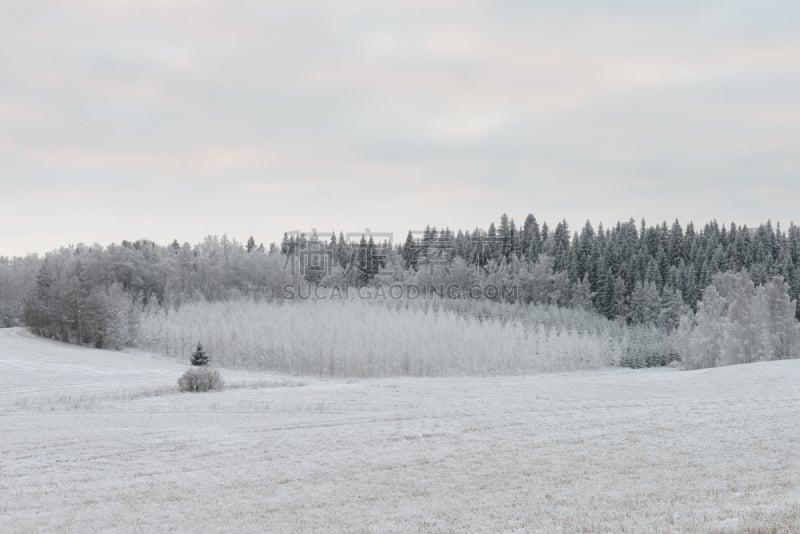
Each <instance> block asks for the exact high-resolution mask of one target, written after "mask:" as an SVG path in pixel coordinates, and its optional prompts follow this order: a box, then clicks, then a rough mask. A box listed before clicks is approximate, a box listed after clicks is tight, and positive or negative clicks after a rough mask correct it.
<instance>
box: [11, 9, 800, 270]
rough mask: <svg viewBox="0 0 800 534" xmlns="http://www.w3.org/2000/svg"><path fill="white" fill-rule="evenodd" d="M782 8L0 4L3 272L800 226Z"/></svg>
mask: <svg viewBox="0 0 800 534" xmlns="http://www.w3.org/2000/svg"><path fill="white" fill-rule="evenodd" d="M798 24H800V4H798V3H796V2H790V1H781V2H778V1H759V2H756V1H751V2H741V1H739V2H737V1H724V2H723V1H710V2H688V1H687V2H682V1H671V2H666V1H665V2H629V1H617V2H588V1H586V2H579V1H565V2H558V3H555V2H531V1H521V0H506V1H493V2H489V1H475V0H462V1H450V0H441V1H421V0H412V1H406V2H402V3H398V2H380V1H374V0H372V1H367V0H346V1H339V2H319V1H314V2H311V1H297V0H292V1H289V0H284V1H275V2H256V1H248V0H242V1H238V2H237V1H233V2H219V1H205V2H202V1H196V0H193V1H170V2H166V1H155V0H152V1H149V2H141V1H138V0H137V1H130V2H100V1H89V0H86V1H76V2H70V3H65V2H54V1H46V0H42V1H32V2H21V1H19V2H14V1H12V2H7V3H4V4H2V6H0V65H2V70H1V71H0V185H1V186H2V188H0V255H15V254H24V253H26V252H28V251H31V252H42V251H45V250H49V249H51V248H54V247H56V246H59V245H63V244H69V243H76V242H80V241H83V242H90V243H91V242H101V243H109V242H112V241H116V242H119V241H120V240H122V239H136V238H138V237H149V238H151V239H155V240H157V241H159V242H166V241H170V240H172V238H175V237H177V238H178V239H179V240H182V241H183V240H188V241H191V242H195V241H199V240H200V239H201V237H202V236H203V235H205V234H208V233H218V234H222V233H227V234H229V235H231V236H234V237H237V238H239V239H246V238H247V236H249V235H250V234H253V235H254V236H255V237H256V239H257V240H259V241H262V240H263V241H265V242H267V243H268V242H269V241H276V240H278V239H279V238H280V236H281V235H282V233H283V232H284V231H286V230H293V229H300V230H308V229H310V228H312V227H315V228H319V229H320V230H330V229H336V230H344V231H345V232H347V231H357V230H360V229H363V228H365V227H369V228H371V229H372V230H373V231H391V232H395V233H400V234H402V235H404V234H405V232H406V231H407V230H408V229H409V228H411V229H416V228H418V227H423V226H424V225H425V224H428V223H430V224H435V225H438V226H442V225H445V224H447V225H450V226H451V227H461V228H474V227H475V226H476V225H480V226H486V225H487V224H488V222H489V221H490V220H496V219H497V218H498V215H499V214H500V213H501V212H508V213H509V214H510V215H512V216H514V217H516V218H517V219H520V218H522V217H524V216H525V214H527V213H528V212H533V213H535V214H536V215H537V216H538V217H539V218H540V219H545V220H548V221H550V222H554V221H556V220H560V219H561V218H567V220H568V221H570V222H571V223H572V225H573V227H577V226H580V225H582V224H583V222H584V221H585V220H586V219H587V218H588V219H591V220H592V221H594V222H597V221H603V222H605V223H610V222H615V221H616V220H618V219H624V220H627V219H628V218H629V217H635V218H637V219H638V218H640V217H645V218H647V219H648V221H651V222H660V221H661V220H664V219H669V220H672V219H674V218H676V217H678V218H680V219H682V220H683V221H687V220H689V219H693V220H695V221H696V222H705V221H707V220H710V219H713V218H716V219H719V220H721V221H731V220H735V221H737V222H739V223H750V224H752V223H757V222H760V221H765V220H766V219H768V218H770V219H772V220H773V221H782V222H784V223H788V222H789V221H792V220H794V221H796V222H800V217H797V216H796V215H795V210H796V206H797V204H798V200H800V175H799V173H798V171H799V170H800V98H798V96H797V95H799V94H800V32H797V27H798Z"/></svg>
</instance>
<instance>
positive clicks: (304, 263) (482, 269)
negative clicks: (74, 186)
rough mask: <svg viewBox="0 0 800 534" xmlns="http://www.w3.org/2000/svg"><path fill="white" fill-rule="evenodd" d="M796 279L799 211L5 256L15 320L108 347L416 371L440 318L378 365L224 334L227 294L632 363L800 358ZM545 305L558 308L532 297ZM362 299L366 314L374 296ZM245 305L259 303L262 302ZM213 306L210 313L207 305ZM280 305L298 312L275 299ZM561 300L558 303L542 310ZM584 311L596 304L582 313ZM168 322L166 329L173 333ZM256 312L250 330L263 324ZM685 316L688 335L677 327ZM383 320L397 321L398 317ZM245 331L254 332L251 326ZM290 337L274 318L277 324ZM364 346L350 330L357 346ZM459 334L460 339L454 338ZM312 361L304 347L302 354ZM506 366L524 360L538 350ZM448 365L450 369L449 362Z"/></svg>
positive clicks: (3, 271)
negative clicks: (429, 316) (398, 237)
mask: <svg viewBox="0 0 800 534" xmlns="http://www.w3.org/2000/svg"><path fill="white" fill-rule="evenodd" d="M798 292H800V228H799V227H797V226H794V225H791V226H790V227H789V228H787V229H785V230H784V229H782V228H781V227H780V225H774V226H773V225H772V224H771V223H770V222H766V223H764V224H762V225H760V226H758V227H757V228H748V227H747V226H738V225H736V224H730V225H728V226H726V225H722V224H719V223H717V222H716V221H714V222H710V223H708V224H706V225H705V226H703V227H702V228H696V227H695V226H694V225H693V224H692V223H688V224H687V225H686V227H685V228H684V227H683V226H682V225H681V224H680V223H679V222H678V221H675V222H674V223H672V224H671V225H670V224H667V223H662V224H660V225H656V226H649V225H647V224H646V223H645V222H644V221H642V222H641V223H639V224H637V223H636V222H635V221H634V220H630V221H628V222H624V223H623V222H620V223H617V224H616V225H615V226H613V227H611V228H605V227H603V226H602V225H598V226H597V227H594V226H593V225H592V224H591V223H589V222H587V223H586V224H585V225H584V226H583V227H581V228H579V229H573V228H571V227H570V226H569V225H568V224H567V222H566V221H561V222H559V223H557V224H556V225H555V226H553V227H551V226H549V225H548V223H546V222H541V223H540V222H539V221H538V220H537V219H536V217H535V216H534V215H528V216H527V217H526V218H525V219H524V220H523V222H522V224H521V225H518V224H517V223H516V222H515V220H514V219H512V218H509V217H508V216H507V215H505V214H503V215H502V216H501V217H500V219H499V222H498V223H497V224H495V223H494V222H492V223H491V224H489V226H488V227H487V228H486V229H482V228H476V229H474V230H471V231H470V230H458V231H453V230H451V229H449V228H444V229H437V228H435V227H430V226H429V227H427V228H426V229H425V230H424V231H422V232H419V233H415V232H409V233H408V235H407V237H406V239H405V240H403V241H402V242H400V243H396V244H394V243H390V242H389V240H388V239H386V238H385V237H379V236H378V235H377V234H376V235H356V236H354V235H353V234H348V235H347V236H346V235H345V234H344V233H343V232H339V233H337V232H330V233H328V234H322V233H317V232H311V233H308V234H294V235H288V234H285V235H284V236H283V239H282V241H281V242H280V243H278V244H274V243H273V244H271V245H269V246H266V247H265V246H264V245H263V244H259V245H256V241H255V239H254V238H253V237H250V238H249V239H248V240H247V241H246V242H245V243H240V242H238V241H236V240H235V239H230V238H228V237H226V236H223V237H221V238H219V237H216V236H209V237H207V238H205V239H204V240H203V242H202V243H199V244H195V245H192V244H190V243H183V244H181V243H179V242H178V241H177V240H175V241H173V242H172V243H170V244H167V245H160V244H157V243H154V242H152V241H148V240H138V241H133V242H131V241H123V242H122V243H120V244H111V245H108V246H101V245H92V246H88V245H77V246H70V247H66V248H61V249H59V250H56V251H53V252H50V253H47V254H46V255H44V257H39V256H35V255H31V256H27V257H24V258H11V259H9V258H2V259H0V324H2V325H4V326H13V325H25V326H28V327H30V329H31V330H32V331H33V332H34V333H36V334H38V335H41V336H45V337H50V338H54V339H58V340H62V341H65V342H71V343H77V344H83V345H90V346H96V347H109V348H122V347H125V346H143V345H146V347H147V348H148V349H151V350H153V351H155V352H163V353H168V354H173V353H174V354H175V355H176V356H178V355H179V354H180V353H181V351H184V350H185V348H186V347H185V346H184V345H186V344H191V343H193V342H194V343H196V342H197V339H193V340H192V339H189V338H190V337H205V338H209V339H207V342H208V343H209V346H213V345H214V344H216V345H217V352H219V353H225V354H226V355H227V356H225V358H226V359H227V360H226V361H228V363H234V364H236V363H238V364H248V365H253V362H260V363H256V365H257V366H266V367H270V366H271V367H273V368H279V369H281V370H286V371H291V372H303V370H304V369H306V370H308V369H310V368H313V372H314V373H318V374H323V373H326V372H330V374H338V373H339V372H342V373H345V374H347V373H351V374H353V373H355V374H357V373H359V372H363V373H365V374H370V373H372V374H375V373H378V374H381V373H384V374H386V373H389V374H397V373H403V372H405V373H409V372H411V367H409V366H411V365H412V363H411V362H412V361H413V360H414V358H413V357H410V356H409V353H410V352H415V351H416V352H421V351H425V350H426V348H425V347H426V344H427V346H430V345H431V344H436V343H437V339H439V338H440V337H441V335H439V334H437V333H436V331H430V332H428V333H427V334H426V336H427V337H426V340H425V343H423V344H420V346H419V347H407V346H406V347H402V348H400V349H397V350H395V349H396V348H397V345H398V344H402V342H401V341H394V348H392V349H383V350H385V351H387V352H388V353H390V357H389V360H390V362H389V363H386V360H384V361H383V364H382V365H383V366H382V367H381V368H382V369H383V371H381V372H378V371H377V369H378V367H380V366H379V365H378V364H377V363H376V361H377V360H375V361H373V360H370V363H369V364H368V365H369V366H370V367H369V369H371V371H367V370H365V369H366V368H364V367H358V366H348V365H349V364H348V365H344V364H341V365H339V364H338V363H336V362H334V363H321V360H320V358H316V359H314V358H312V357H311V356H309V355H308V354H306V353H304V354H301V355H298V356H297V358H296V359H295V360H292V359H291V358H289V359H287V357H286V355H285V354H282V355H279V356H275V350H276V348H275V346H274V343H273V344H272V345H270V342H269V341H268V340H264V339H257V338H258V336H251V337H252V339H248V340H247V341H246V342H247V343H249V345H248V346H247V348H243V347H241V346H233V345H231V343H232V341H231V342H229V343H224V342H223V341H221V339H223V338H224V337H225V336H224V335H223V334H222V332H224V331H225V329H226V328H228V329H229V330H230V331H235V330H236V328H237V326H235V325H226V324H225V321H226V319H225V313H229V314H230V313H235V314H240V318H239V319H237V320H238V321H239V322H240V323H241V322H242V321H243V320H244V318H245V317H246V316H248V314H247V313H244V312H243V311H242V310H241V309H239V310H236V311H235V312H233V311H231V310H230V308H228V311H227V312H224V311H222V310H223V308H221V307H220V306H221V305H224V304H225V303H228V304H230V303H238V304H237V305H244V304H243V303H247V302H249V303H251V304H252V303H263V304H264V305H265V306H276V305H279V304H280V303H284V304H299V302H293V301H307V300H316V301H318V300H341V301H342V302H349V301H352V300H361V301H365V300H366V301H367V303H366V304H365V303H363V302H362V303H360V304H355V303H350V304H347V306H348V307H349V308H350V309H353V310H355V309H356V308H357V307H359V306H362V307H363V306H364V305H368V306H374V305H381V304H386V303H388V304H390V306H389V308H390V309H394V310H395V312H396V313H397V310H398V309H399V308H400V307H401V306H402V307H404V309H405V310H406V312H408V313H416V312H420V313H428V311H429V310H430V308H431V306H434V311H435V312H436V313H441V314H445V315H446V316H447V317H450V318H452V320H453V321H458V320H468V321H474V323H470V325H472V326H471V328H477V329H479V328H485V327H486V324H485V321H489V322H498V324H499V325H501V326H502V325H505V324H506V323H507V322H508V321H511V322H512V323H513V324H523V325H527V327H525V328H522V329H521V330H520V331H519V334H518V335H519V338H518V339H516V341H515V342H514V343H516V344H517V345H518V347H517V348H516V349H515V348H514V347H512V346H511V345H509V346H508V347H507V348H506V349H505V350H506V351H507V354H506V355H505V356H503V358H505V360H504V361H507V360H508V359H509V358H513V353H514V351H515V350H520V347H524V346H526V344H528V343H533V342H532V341H530V339H529V338H531V337H536V336H535V332H536V331H537V329H538V328H539V327H543V328H544V333H542V332H541V331H540V332H539V334H540V336H543V339H550V337H551V336H558V335H561V333H562V332H564V333H567V334H569V335H573V336H577V337H580V336H587V335H588V336H599V338H602V339H611V340H612V342H609V343H610V344H609V343H606V344H605V345H603V344H602V343H600V342H599V341H597V340H595V341H594V342H592V343H588V344H585V345H583V346H582V347H583V348H582V349H581V350H582V351H584V352H587V351H588V352H591V351H592V350H593V349H591V348H587V347H595V349H594V350H595V352H602V351H605V353H604V355H603V356H602V357H601V358H600V359H601V360H602V361H603V362H605V363H606V364H622V365H630V366H634V367H636V366H642V365H658V364H662V365H663V364H666V363H669V362H670V361H673V360H682V361H683V362H684V365H685V366H687V367H708V366H713V365H719V364H724V363H742V362H747V361H758V360H763V359H773V358H789V357H795V356H796V355H797V351H798V350H799V349H798V346H797V345H798V334H797V324H798V323H797V321H796V318H797V309H796V303H795V301H796V299H797V295H798ZM431 303H433V304H431ZM190 307H193V308H190ZM198 307H199V308H198ZM440 308H441V309H440ZM533 308H536V309H544V310H550V311H548V312H547V313H544V312H542V313H538V312H537V313H531V312H530V310H531V309H533ZM186 309H192V310H193V312H192V316H193V317H194V319H193V321H194V322H193V324H194V325H195V326H194V327H191V328H190V330H191V335H189V334H187V333H186V332H185V331H186V329H187V328H189V327H187V326H186V324H187V323H186V321H187V319H186V318H185V317H184V316H182V315H181V314H182V313H185V310H186ZM314 309H315V310H318V312H319V315H320V318H319V322H320V324H315V323H314V320H312V319H308V318H307V325H306V326H307V327H308V329H314V328H317V329H319V328H320V325H321V324H323V323H324V322H325V321H326V320H329V319H330V315H331V314H335V313H337V312H336V311H335V310H333V309H331V308H330V307H329V306H326V305H321V306H317V307H315V308H314ZM181 310H184V312H182V311H181ZM204 310H207V311H204ZM359 310H360V311H358V312H356V315H358V314H360V313H362V312H363V310H362V309H361V308H359ZM553 310H560V311H553ZM570 310H571V311H570ZM250 311H251V312H252V313H250V314H249V315H250V316H257V315H258V313H256V312H255V311H253V310H252V309H251V310H250ZM204 313H207V314H208V318H207V319H206V320H207V321H208V324H204V323H203V322H202V321H203V320H202V317H203V314H204ZM282 313H288V312H286V311H283V312H282V311H280V310H279V311H278V312H276V314H277V315H281V314H282ZM276 314H271V315H270V314H268V315H269V316H270V317H272V319H270V320H271V321H272V323H273V324H280V321H279V320H277V319H275V318H274V317H273V315H276ZM447 314H449V315H447ZM548 314H549V315H548ZM554 314H555V315H558V316H559V317H560V318H559V319H557V320H552V319H548V320H544V319H542V317H544V316H548V317H552V316H553V315H554ZM575 314H586V315H580V317H581V319H576V318H575V317H578V316H577V315H575ZM531 316H536V319H530V317H531ZM587 316H588V317H590V318H591V319H586V318H585V317H587ZM265 320H266V319H265ZM484 320H485V321H484ZM189 322H192V321H189ZM395 322H396V323H397V324H398V325H402V324H403V323H402V321H401V322H397V321H395ZM211 323H214V325H213V328H212V327H211ZM220 323H222V324H220ZM412 323H413V324H416V323H415V322H414V321H411V322H410V323H409V325H410V324H412ZM169 325H172V326H173V331H172V334H171V335H168V334H167V333H165V332H164V328H166V327H167V326H169ZM198 325H199V326H198ZM742 325H747V328H743V326H742ZM374 326H375V328H378V329H379V328H380V326H379V325H374ZM357 327H358V325H355V329H354V330H353V331H348V330H347V328H346V327H345V326H342V332H344V334H343V337H345V338H347V339H351V340H352V339H353V338H357V337H358V336H359V335H360V334H359V333H358V328H357ZM146 328H150V329H151V330H150V331H146ZM249 328H250V330H252V331H253V332H255V331H256V330H257V329H258V326H257V324H250V326H249ZM302 328H303V326H302V325H300V326H298V329H299V330H302ZM400 328H401V329H402V326H400ZM415 328H418V326H417V327H415ZM453 328H454V331H455V327H453ZM748 329H749V330H748ZM156 330H158V332H156ZM213 331H218V332H220V333H219V335H214V334H211V333H210V332H213ZM423 331H424V329H423ZM678 331H680V332H679V334H680V335H675V333H676V332H678ZM179 332H184V333H183V334H179ZM530 332H534V335H531V334H530ZM156 334H157V335H156ZM331 335H332V336H333V333H331ZM387 336H388V337H389V338H393V336H394V337H397V338H398V339H400V338H402V334H401V333H400V332H398V333H396V334H392V335H388V334H387ZM743 336H744V337H743ZM234 337H236V338H237V339H239V340H244V339H245V338H247V336H245V335H244V334H242V333H239V335H237V336H234ZM279 337H280V336H279V335H278V334H277V333H273V335H272V339H273V340H275V339H278V338H279ZM333 337H336V336H333ZM340 337H341V336H340ZM490 337H491V336H490ZM577 337H576V338H575V339H577ZM184 338H185V339H184ZM599 338H598V339H599ZM154 339H157V340H161V341H159V342H155V341H153V340H154ZM327 339H329V340H330V339H333V338H330V337H329V338H327ZM575 339H573V341H575ZM315 342H316V343H318V344H325V343H328V345H329V350H328V352H331V354H328V356H326V358H327V359H328V360H330V359H331V358H333V359H335V356H334V355H333V353H332V352H335V350H334V348H331V347H335V346H336V344H335V343H334V342H332V341H326V337H324V336H322V337H319V338H315ZM376 343H377V342H376ZM576 343H577V342H576ZM179 345H180V348H178V346H179ZM562 345H563V346H566V345H564V344H563V343H562ZM601 345H602V347H604V348H599V347H601ZM553 346H555V345H553ZM553 346H551V348H550V351H551V353H552V352H553V350H554V349H553ZM340 348H342V350H344V348H343V347H340ZM355 348H357V347H354V346H349V345H348V346H347V349H346V350H348V351H352V350H355ZM573 349H574V347H573V348H570V349H564V351H566V352H569V351H573V352H574V350H573ZM285 350H289V351H291V350H294V349H292V348H286V349H285ZM369 350H372V349H368V351H369ZM448 350H449V351H450V352H454V351H455V352H457V346H455V345H454V346H452V347H449V348H448ZM575 350H577V349H575ZM308 351H310V352H313V349H312V348H311V347H309V348H308V350H307V352H308ZM393 351H394V352H393ZM284 352H285V351H284ZM556 352H558V351H556ZM562 352H563V351H562ZM265 354H270V355H271V356H270V358H272V360H269V358H266V357H265V356H264V355H265ZM448 357H449V358H452V359H453V362H451V365H450V368H451V369H450V371H451V372H459V373H465V372H469V369H468V367H469V366H467V365H462V364H461V363H459V362H458V356H457V355H453V354H451V355H449V356H448ZM563 358H567V359H569V360H570V361H569V363H565V361H566V360H564V361H562V362H561V363H562V364H564V365H561V364H559V365H553V363H552V360H550V367H551V368H561V367H575V366H581V365H582V364H581V361H582V360H581V358H584V359H585V360H586V361H587V362H588V361H592V362H595V363H597V359H596V358H595V357H594V356H591V355H583V356H581V357H575V356H569V357H568V356H562V359H563ZM305 360H309V361H307V362H305V363H302V362H303V361H305ZM312 360H313V363H312ZM268 361H272V363H271V364H268V363H265V362H268ZM326 361H327V360H326ZM331 361H333V360H331ZM276 362H277V363H276ZM420 362H422V360H420ZM351 363H352V362H351ZM428 363H429V362H428ZM428 363H424V362H422V363H418V365H417V369H418V373H421V374H435V373H436V370H435V369H434V368H433V367H430V366H429V367H426V366H428ZM540 363H541V362H540ZM365 365H367V364H366V363H365ZM509 365H510V366H509V367H508V370H510V371H513V372H521V371H522V370H523V369H527V368H528V367H530V366H529V365H527V364H526V365H516V364H509ZM536 365H539V366H540V367H541V365H540V364H536ZM536 365H534V366H533V367H536ZM337 366H338V367H337ZM479 366H483V368H485V369H488V370H489V372H502V370H503V369H502V368H500V367H498V366H497V365H495V364H489V363H487V362H483V361H481V362H479ZM440 371H441V372H442V374H444V366H443V365H442V366H441V369H440Z"/></svg>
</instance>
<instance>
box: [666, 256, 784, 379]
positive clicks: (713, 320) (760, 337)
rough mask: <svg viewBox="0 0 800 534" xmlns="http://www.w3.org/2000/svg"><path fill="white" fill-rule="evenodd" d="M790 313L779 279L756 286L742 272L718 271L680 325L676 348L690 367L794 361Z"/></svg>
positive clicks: (782, 284) (781, 280)
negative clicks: (695, 305)
mask: <svg viewBox="0 0 800 534" xmlns="http://www.w3.org/2000/svg"><path fill="white" fill-rule="evenodd" d="M795 312H796V302H795V301H792V300H791V299H790V298H789V291H788V285H787V284H785V283H784V281H783V279H782V278H781V277H780V276H776V277H774V278H772V279H771V280H770V281H769V282H768V283H767V284H766V285H765V286H760V287H756V286H755V284H754V283H753V281H752V280H751V279H750V277H749V276H748V275H747V273H743V272H739V273H733V272H725V273H720V274H717V275H715V276H714V278H713V281H712V284H711V285H710V286H709V287H708V288H706V290H705V291H704V292H703V298H702V301H701V302H700V303H699V304H698V310H697V314H696V315H694V316H693V317H691V318H687V319H686V320H683V321H682V322H681V326H680V328H679V329H678V332H677V335H676V340H677V344H676V348H677V349H678V351H679V353H680V355H681V357H682V359H683V361H684V364H685V366H686V367H687V368H690V369H697V368H702V367H714V366H717V365H730V364H736V363H750V362H756V361H764V360H772V359H785V358H796V357H798V356H800V326H799V325H798V322H797V320H796V319H795Z"/></svg>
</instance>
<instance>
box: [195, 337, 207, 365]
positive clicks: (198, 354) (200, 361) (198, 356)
mask: <svg viewBox="0 0 800 534" xmlns="http://www.w3.org/2000/svg"><path fill="white" fill-rule="evenodd" d="M191 363H192V365H196V366H202V365H208V355H207V354H206V352H205V351H204V350H203V345H202V344H200V343H198V344H197V349H195V351H194V352H193V353H192V359H191Z"/></svg>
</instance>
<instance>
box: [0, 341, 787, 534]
mask: <svg viewBox="0 0 800 534" xmlns="http://www.w3.org/2000/svg"><path fill="white" fill-rule="evenodd" d="M185 368H186V365H184V364H183V363H180V362H175V361H172V360H166V359H161V358H158V357H154V356H147V355H143V354H136V353H114V352H106V351H98V350H91V349H82V348H76V347H72V346H66V345H61V344H58V343H55V342H52V341H46V340H40V339H35V338H33V337H31V336H30V335H28V334H27V333H26V332H25V331H23V330H20V329H4V330H0V531H2V532H62V531H63V532H93V531H102V532H155V531H177V532H199V531H205V532H218V531H227V532H263V531H280V532H289V531H320V532H323V531H324V532H327V531H356V532H360V531H369V532H373V531H374V532H394V531H411V532H420V531H421V532H428V531H436V532H447V531H453V532H456V531H458V532H461V531H533V532H537V531H541V532H653V533H657V532H717V531H718V532H728V531H732V532H736V531H741V532H800V361H781V362H769V363H760V364H751V365H747V366H733V367H726V368H718V369H707V370H702V371H692V372H687V371H677V370H673V369H657V370H642V371H630V370H620V369H613V370H612V369H609V370H605V371H593V372H575V373H567V374H549V375H540V376H531V377H523V378H520V377H513V378H497V377H495V378H444V379H443V378H430V379H424V378H405V379H380V380H378V379H373V380H357V381H348V380H343V379H342V380H330V381H320V380H314V379H295V378H288V377H277V376H272V375H267V374H259V373H248V372H243V371H236V372H234V371H224V372H223V374H224V376H225V378H226V379H227V382H228V383H229V384H230V385H231V386H232V387H231V388H230V389H226V390H225V391H221V392H214V393H205V394H189V393H186V394H180V393H177V391H176V388H175V381H176V379H177V377H178V376H179V375H180V374H181V373H182V372H183V371H184V370H185Z"/></svg>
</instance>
